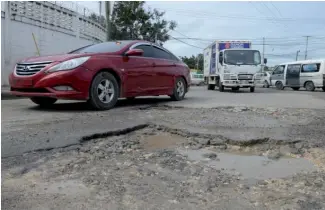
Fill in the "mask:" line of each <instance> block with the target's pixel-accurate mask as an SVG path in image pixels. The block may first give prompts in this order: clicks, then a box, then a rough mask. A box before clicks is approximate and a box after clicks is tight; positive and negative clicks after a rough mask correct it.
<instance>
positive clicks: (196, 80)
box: [191, 72, 204, 85]
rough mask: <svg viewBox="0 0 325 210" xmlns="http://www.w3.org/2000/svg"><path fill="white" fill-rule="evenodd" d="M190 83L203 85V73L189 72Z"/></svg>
mask: <svg viewBox="0 0 325 210" xmlns="http://www.w3.org/2000/svg"><path fill="white" fill-rule="evenodd" d="M191 85H204V76H203V74H199V73H195V72H191Z"/></svg>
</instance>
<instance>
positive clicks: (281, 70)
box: [273, 65, 284, 74]
mask: <svg viewBox="0 0 325 210" xmlns="http://www.w3.org/2000/svg"><path fill="white" fill-rule="evenodd" d="M283 72H284V66H283V65H282V66H278V67H277V68H276V69H275V70H274V71H273V74H283Z"/></svg>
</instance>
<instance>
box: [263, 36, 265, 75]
mask: <svg viewBox="0 0 325 210" xmlns="http://www.w3.org/2000/svg"><path fill="white" fill-rule="evenodd" d="M264 52H265V37H263V52H262V62H263V65H262V68H263V69H262V72H264V66H265V63H264Z"/></svg>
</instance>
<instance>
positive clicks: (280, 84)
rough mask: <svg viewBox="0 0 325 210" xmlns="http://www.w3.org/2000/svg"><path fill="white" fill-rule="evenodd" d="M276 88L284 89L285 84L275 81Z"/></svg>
mask: <svg viewBox="0 0 325 210" xmlns="http://www.w3.org/2000/svg"><path fill="white" fill-rule="evenodd" d="M275 88H276V89H278V90H283V89H284V86H283V84H282V82H279V81H278V82H276V83H275Z"/></svg>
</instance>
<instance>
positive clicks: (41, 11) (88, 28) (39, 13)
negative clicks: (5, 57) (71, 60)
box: [9, 1, 106, 41]
mask: <svg viewBox="0 0 325 210" xmlns="http://www.w3.org/2000/svg"><path fill="white" fill-rule="evenodd" d="M9 7H10V17H11V19H13V20H17V21H22V22H26V23H33V24H37V25H38V26H40V27H44V28H49V29H51V28H53V27H54V28H55V29H56V30H58V31H61V32H64V33H69V34H73V35H76V36H78V37H82V38H85V39H89V40H94V41H105V39H106V29H105V28H104V27H102V26H101V25H100V24H98V23H96V22H94V21H93V20H91V19H90V18H89V17H87V16H84V15H81V14H80V13H78V12H75V11H72V10H69V9H67V8H64V7H62V6H59V5H57V4H54V3H52V2H40V1H39V2H36V1H12V2H10V4H9ZM31 21H32V22H31Z"/></svg>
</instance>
